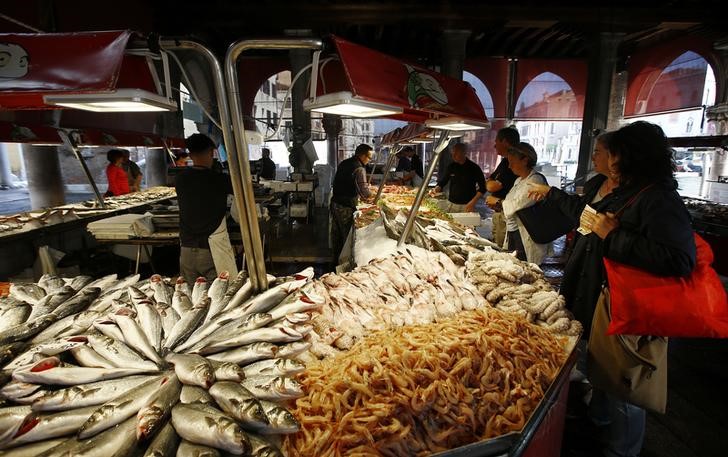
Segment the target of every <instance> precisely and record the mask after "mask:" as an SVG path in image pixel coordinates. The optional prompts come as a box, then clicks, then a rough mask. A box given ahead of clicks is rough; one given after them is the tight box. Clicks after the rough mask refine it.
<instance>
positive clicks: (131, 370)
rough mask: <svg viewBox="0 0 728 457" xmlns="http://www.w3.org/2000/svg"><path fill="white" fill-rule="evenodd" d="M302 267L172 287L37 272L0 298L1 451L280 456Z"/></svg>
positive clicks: (304, 302) (298, 331) (297, 389)
mask: <svg viewBox="0 0 728 457" xmlns="http://www.w3.org/2000/svg"><path fill="white" fill-rule="evenodd" d="M312 277H313V269H312V268H307V269H305V270H303V271H301V272H299V273H298V274H296V275H294V276H292V277H285V278H275V277H273V276H270V275H269V276H268V280H269V282H270V288H269V289H268V290H267V291H265V292H263V293H261V294H258V295H253V293H252V292H253V289H252V286H251V283H250V281H249V280H247V279H246V278H245V277H244V275H243V274H242V273H241V274H240V275H238V276H237V277H235V278H229V277H228V274H227V273H222V274H220V276H218V277H217V278H216V279H215V280H214V281H213V282H212V283H208V282H207V281H206V280H205V279H204V278H198V279H197V281H196V282H195V284H194V285H192V286H190V285H188V284H187V283H186V282H185V281H184V280H183V279H178V280H177V282H176V283H174V284H172V283H170V282H169V280H166V279H163V278H161V277H160V276H159V275H153V276H152V277H151V278H149V279H145V280H141V281H140V278H139V276H138V275H134V276H129V277H127V278H123V279H117V277H116V276H115V275H110V276H106V277H103V278H101V279H97V280H93V279H92V278H90V277H88V276H79V277H75V278H71V279H63V278H59V277H54V276H47V275H46V276H44V277H42V278H41V279H40V281H38V283H30V284H12V285H11V287H10V295H9V297H7V298H4V299H0V368H2V371H1V372H0V386H1V387H0V396H2V398H3V400H2V402H0V455H2V456H61V455H64V456H65V455H84V456H105V457H106V456H124V455H145V456H152V455H153V456H163V455H175V454H176V455H223V454H225V453H229V454H233V455H253V456H268V457H273V456H277V455H281V453H280V450H279V445H280V440H281V436H282V435H285V434H289V433H294V432H296V431H298V430H299V427H300V425H299V423H298V421H297V420H296V419H295V418H294V416H293V415H292V414H291V413H290V412H289V411H288V409H287V404H288V403H289V402H290V401H291V400H294V399H295V398H298V397H300V396H303V395H304V392H303V390H302V388H301V385H300V384H299V383H298V382H297V381H296V380H294V379H293V377H294V375H296V374H298V373H300V372H302V371H303V370H304V366H303V365H302V364H301V363H300V362H298V361H296V360H295V357H296V356H297V355H298V354H300V353H302V352H303V351H305V350H307V349H308V348H309V346H310V344H309V343H308V342H306V341H304V340H303V338H304V336H305V335H306V334H307V333H308V332H310V331H311V325H310V324H309V323H308V321H309V319H310V314H309V311H310V310H312V309H316V308H318V307H320V306H321V303H322V299H321V298H319V297H316V296H315V295H314V294H313V293H312V292H310V290H309V289H310V280H311V279H312Z"/></svg>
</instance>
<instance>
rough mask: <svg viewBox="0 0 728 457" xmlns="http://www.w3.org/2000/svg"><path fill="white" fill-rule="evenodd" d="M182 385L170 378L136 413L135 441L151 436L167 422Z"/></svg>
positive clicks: (177, 380)
mask: <svg viewBox="0 0 728 457" xmlns="http://www.w3.org/2000/svg"><path fill="white" fill-rule="evenodd" d="M181 390H182V384H181V383H180V382H179V379H178V378H177V376H170V377H169V378H168V380H167V381H166V382H165V383H163V384H162V386H161V387H160V388H159V391H158V392H157V394H156V396H155V398H154V399H152V401H151V402H149V403H147V404H146V405H144V406H143V407H142V408H141V409H140V410H139V412H138V413H137V429H136V437H137V440H146V439H147V438H149V437H150V436H153V435H154V434H155V433H156V432H157V430H159V429H161V428H162V427H163V426H164V424H165V423H166V422H167V418H168V417H169V414H170V412H171V411H172V407H173V406H174V405H175V404H177V402H178V401H179V395H180V392H181Z"/></svg>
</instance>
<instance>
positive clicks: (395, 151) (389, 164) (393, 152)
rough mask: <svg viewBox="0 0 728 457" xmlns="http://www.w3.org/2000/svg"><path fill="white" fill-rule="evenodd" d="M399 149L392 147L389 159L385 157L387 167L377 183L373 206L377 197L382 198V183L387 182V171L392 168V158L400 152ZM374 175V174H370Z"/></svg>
mask: <svg viewBox="0 0 728 457" xmlns="http://www.w3.org/2000/svg"><path fill="white" fill-rule="evenodd" d="M401 149H402V148H401V147H393V148H392V149H390V151H389V157H387V165H386V167H387V168H385V169H384V174H383V175H382V182H380V183H379V187H378V188H377V196H376V197H374V204H375V205H376V204H377V202H378V201H379V197H381V196H382V190H383V189H384V183H385V182H387V178H388V177H389V169H390V168H392V164H393V163H394V157H397V154H398V153H399V151H400V150H401ZM372 174H374V173H372Z"/></svg>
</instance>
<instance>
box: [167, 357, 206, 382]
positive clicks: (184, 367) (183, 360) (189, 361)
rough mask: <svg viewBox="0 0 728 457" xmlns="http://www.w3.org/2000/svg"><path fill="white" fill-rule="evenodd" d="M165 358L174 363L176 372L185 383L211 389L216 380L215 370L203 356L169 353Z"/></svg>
mask: <svg viewBox="0 0 728 457" xmlns="http://www.w3.org/2000/svg"><path fill="white" fill-rule="evenodd" d="M165 358H166V360H167V361H168V362H170V363H172V364H173V365H174V372H175V373H176V374H177V377H178V378H179V380H180V381H182V383H183V384H188V385H191V386H199V387H202V388H205V389H209V388H210V386H211V385H212V384H213V383H214V382H215V370H214V369H213V368H212V365H211V364H210V362H209V361H208V360H207V359H205V358H204V357H202V356H199V355H194V354H175V353H169V354H167V356H166V357H165Z"/></svg>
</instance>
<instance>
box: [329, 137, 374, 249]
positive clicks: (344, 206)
mask: <svg viewBox="0 0 728 457" xmlns="http://www.w3.org/2000/svg"><path fill="white" fill-rule="evenodd" d="M373 154H374V150H373V148H372V147H371V146H369V145H368V144H360V145H359V146H357V147H356V150H355V151H354V156H353V157H350V158H348V159H346V160H343V161H342V162H341V163H340V164H339V166H338V167H337V168H336V175H334V186H333V187H334V188H333V191H332V194H331V206H330V212H331V246H332V248H333V254H334V260H336V261H338V260H339V256H340V255H341V250H342V249H343V248H344V244H345V243H346V239H347V238H348V237H349V232H350V231H351V227H352V225H354V211H356V205H357V203H358V202H359V198H363V199H368V198H370V197H372V191H371V190H370V189H369V185H368V184H367V174H366V170H365V168H364V167H366V165H367V164H368V163H369V162H370V161H371V160H372V155H373Z"/></svg>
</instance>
